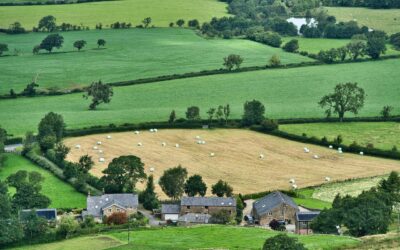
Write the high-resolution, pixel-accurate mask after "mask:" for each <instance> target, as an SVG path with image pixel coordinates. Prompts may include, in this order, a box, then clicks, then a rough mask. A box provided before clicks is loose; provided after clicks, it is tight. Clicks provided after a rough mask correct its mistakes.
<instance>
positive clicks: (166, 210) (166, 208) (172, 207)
mask: <svg viewBox="0 0 400 250" xmlns="http://www.w3.org/2000/svg"><path fill="white" fill-rule="evenodd" d="M180 211H181V206H180V205H178V204H162V205H161V213H162V214H179V212H180Z"/></svg>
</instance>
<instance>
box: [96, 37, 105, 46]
mask: <svg viewBox="0 0 400 250" xmlns="http://www.w3.org/2000/svg"><path fill="white" fill-rule="evenodd" d="M105 45H106V40H104V39H101V38H100V39H99V40H97V48H100V46H103V47H104V46H105Z"/></svg>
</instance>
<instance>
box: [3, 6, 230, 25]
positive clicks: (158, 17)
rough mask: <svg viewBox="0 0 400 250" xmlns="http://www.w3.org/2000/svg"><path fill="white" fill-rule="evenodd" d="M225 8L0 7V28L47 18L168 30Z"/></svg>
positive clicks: (221, 12) (219, 13)
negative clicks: (146, 25)
mask: <svg viewBox="0 0 400 250" xmlns="http://www.w3.org/2000/svg"><path fill="white" fill-rule="evenodd" d="M226 6H227V5H226V4H225V3H223V2H220V1H218V0H162V1H160V0H120V1H106V2H93V3H82V4H65V5H44V6H3V7H0V27H2V28H7V27H8V26H9V25H10V24H11V23H13V22H15V21H19V22H21V24H22V25H23V26H24V27H25V28H27V29H29V30H30V29H32V27H34V26H37V25H38V22H39V20H40V19H41V18H42V17H44V16H47V15H53V16H55V17H56V18H57V22H58V23H59V24H61V23H63V22H65V23H71V24H76V25H80V24H83V25H85V26H90V27H91V28H94V27H95V25H96V24H98V23H102V24H103V25H104V26H106V25H110V24H111V23H114V22H117V21H120V22H131V23H132V25H133V26H136V25H139V24H141V22H142V20H143V19H144V18H146V17H151V18H152V20H153V22H152V24H151V25H155V26H157V27H168V25H169V23H170V22H175V21H176V20H178V19H180V18H182V19H184V20H186V22H187V21H188V20H191V19H198V20H199V21H200V23H203V22H206V21H210V20H211V18H213V17H222V16H226V15H227V10H226Z"/></svg>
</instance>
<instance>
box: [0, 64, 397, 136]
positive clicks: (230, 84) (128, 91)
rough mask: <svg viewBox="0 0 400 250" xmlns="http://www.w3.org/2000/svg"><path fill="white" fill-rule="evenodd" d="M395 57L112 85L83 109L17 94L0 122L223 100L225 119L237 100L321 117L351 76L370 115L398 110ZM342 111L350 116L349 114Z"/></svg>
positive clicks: (279, 114) (125, 118)
mask: <svg viewBox="0 0 400 250" xmlns="http://www.w3.org/2000/svg"><path fill="white" fill-rule="evenodd" d="M399 67H400V60H385V61H380V62H365V63H354V64H340V65H323V66H313V67H304V68H293V69H277V70H262V71H255V72H246V73H238V74H224V75H216V76H206V77H196V78H190V79H181V80H174V81H165V82H159V83H150V84H142V85H135V86H127V87H119V88H114V96H113V99H112V101H111V103H110V104H109V105H101V106H99V108H98V110H96V111H89V110H88V105H89V101H88V100H84V99H83V98H82V94H71V95H64V96H56V97H37V98H20V99H14V100H2V101H0V110H7V112H0V121H1V126H2V127H3V128H5V129H7V130H8V132H9V133H11V134H14V135H22V134H24V133H25V132H26V131H27V130H32V131H35V130H36V127H37V124H38V123H39V121H40V119H41V118H42V117H43V116H44V115H45V114H46V113H47V112H49V111H54V112H57V113H60V114H62V115H63V116H64V120H65V121H66V123H67V125H68V127H69V128H78V127H83V126H90V125H108V124H110V123H114V124H122V123H125V122H131V123H137V122H145V121H166V120H167V119H168V116H169V114H170V112H171V110H173V109H175V110H176V112H177V116H178V117H184V114H185V111H186V108H187V107H189V106H191V105H197V106H199V107H200V108H201V115H202V116H203V117H206V111H207V110H208V109H209V108H210V107H216V106H218V105H221V104H226V103H229V104H230V105H231V113H232V115H231V118H240V117H241V115H242V113H243V103H244V102H245V101H246V100H252V99H258V100H260V101H262V102H263V103H264V104H265V107H266V115H267V116H268V117H271V118H296V117H324V112H323V110H322V109H321V108H320V107H319V106H318V105H317V103H318V101H319V100H320V98H321V97H322V96H323V95H325V94H327V93H330V92H332V90H333V87H334V86H335V85H336V84H337V83H340V82H347V81H356V82H358V83H359V84H360V86H361V87H363V88H364V89H365V91H366V94H367V98H366V100H365V107H364V108H363V109H362V110H361V112H360V114H359V115H360V116H376V115H378V114H379V112H380V110H381V109H382V107H383V106H384V105H391V106H394V108H395V111H394V112H393V114H399V111H400V103H399V101H398V100H399V99H398V97H399V94H400V85H399V84H398V76H399V71H398V69H399ZM348 116H351V115H350V114H349V115H348Z"/></svg>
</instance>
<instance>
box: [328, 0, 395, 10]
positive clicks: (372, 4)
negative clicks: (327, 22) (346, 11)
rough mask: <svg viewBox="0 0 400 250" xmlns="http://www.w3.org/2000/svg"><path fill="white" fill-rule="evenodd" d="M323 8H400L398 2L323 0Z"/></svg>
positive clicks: (387, 0)
mask: <svg viewBox="0 0 400 250" xmlns="http://www.w3.org/2000/svg"><path fill="white" fill-rule="evenodd" d="M322 3H323V4H324V5H325V6H340V7H367V8H373V9H391V8H400V1H399V0H323V1H322Z"/></svg>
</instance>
